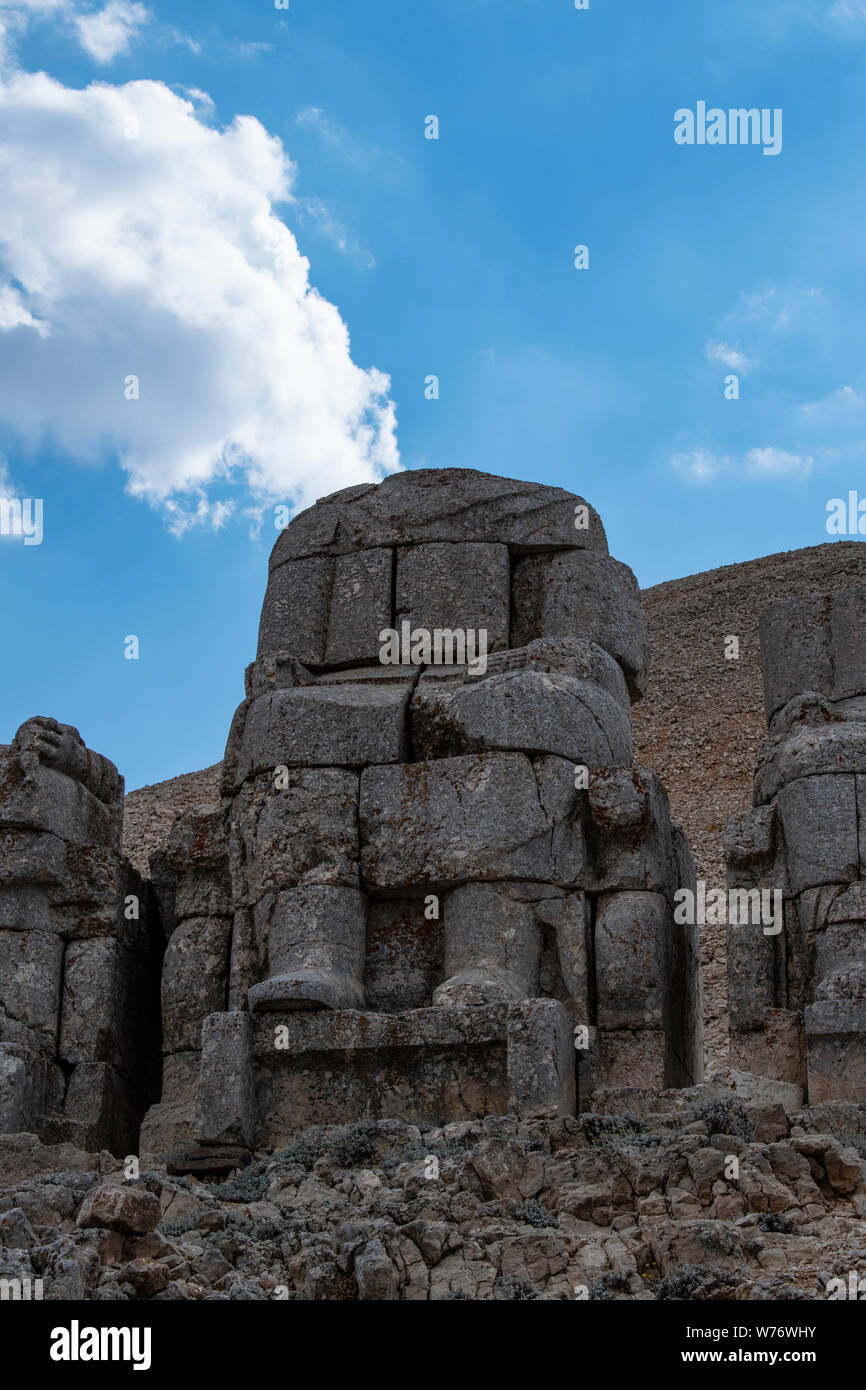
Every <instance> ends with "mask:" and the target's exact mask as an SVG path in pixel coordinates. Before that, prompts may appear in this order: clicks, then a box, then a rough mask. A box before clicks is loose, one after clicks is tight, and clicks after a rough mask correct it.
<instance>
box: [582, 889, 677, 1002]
mask: <svg viewBox="0 0 866 1390" xmlns="http://www.w3.org/2000/svg"><path fill="white" fill-rule="evenodd" d="M673 930H674V928H673V921H672V917H671V911H670V905H669V903H668V902H667V900H666V899H665V897H664V896H663V895H662V894H660V893H643V892H624V893H605V894H602V895H601V897H600V898H599V899H598V906H597V910H596V919H595V969H596V989H597V991H598V1026H599V1028H601V1029H605V1030H613V1029H620V1028H632V1029H634V1028H663V1027H664V1023H665V997H664V996H665V965H666V960H667V937H668V934H669V933H672V932H673Z"/></svg>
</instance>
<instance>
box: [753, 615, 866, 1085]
mask: <svg viewBox="0 0 866 1390" xmlns="http://www.w3.org/2000/svg"><path fill="white" fill-rule="evenodd" d="M760 633H761V654H762V660H763V670H764V691H765V704H766V712H767V721H768V725H769V734H770V737H769V738H768V740H767V741H766V742H765V743H764V744H763V746H762V747H761V749H760V751H759V753H758V757H757V762H756V768H755V793H754V809H753V810H751V811H748V812H746V813H745V814H743V815H741V816H736V817H733V818H732V819H731V821H730V822H729V824H728V831H727V846H726V848H727V856H728V881H729V884H730V885H731V886H733V887H737V888H744V889H747V890H754V889H759V890H760V889H764V890H767V891H773V890H777V891H781V892H782V893H783V896H784V930H783V931H782V932H780V933H778V934H777V935H775V936H768V935H765V934H764V933H763V931H762V930H761V928H760V926H757V927H756V926H736V927H734V926H729V929H728V995H729V1009H730V1028H731V1059H732V1062H733V1064H734V1065H735V1066H739V1067H742V1068H744V1069H748V1070H751V1071H754V1072H757V1073H759V1074H763V1075H769V1076H772V1077H775V1078H776V1079H778V1080H782V1081H790V1082H795V1083H797V1084H799V1085H801V1086H805V1087H806V1088H807V1091H808V1099H809V1102H810V1104H818V1103H819V1102H821V1101H825V1100H852V1101H858V1100H862V1098H863V1094H864V1090H866V831H864V826H866V589H849V590H844V591H842V592H841V593H838V594H836V595H834V596H825V595H821V594H815V595H811V596H810V597H808V598H806V599H796V600H788V601H785V602H782V603H778V604H774V605H773V606H772V607H771V608H769V609H767V610H766V611H765V612H764V613H763V614H762V615H761V621H760Z"/></svg>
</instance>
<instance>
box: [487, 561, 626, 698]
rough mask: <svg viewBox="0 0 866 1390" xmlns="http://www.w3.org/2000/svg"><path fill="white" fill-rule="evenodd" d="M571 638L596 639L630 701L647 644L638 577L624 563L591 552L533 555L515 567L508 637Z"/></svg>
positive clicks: (517, 640) (521, 641)
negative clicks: (620, 671) (622, 681)
mask: <svg viewBox="0 0 866 1390" xmlns="http://www.w3.org/2000/svg"><path fill="white" fill-rule="evenodd" d="M536 637H575V638H579V639H584V640H586V641H590V642H597V643H598V645H599V646H600V647H604V649H605V651H607V652H609V653H610V655H611V656H613V657H614V658H615V659H616V660H617V661H618V662H619V664H620V666H621V667H622V669H623V672H624V674H625V678H626V680H627V682H628V687H629V690H630V692H631V696H632V700H639V699H640V697H641V695H642V694H643V691H644V686H645V683H646V672H647V665H648V661H649V646H648V638H647V629H646V619H645V618H644V615H643V608H642V606H641V599H640V590H639V589H638V586H637V580H636V579H635V577H634V575H633V574H632V572H631V570H630V569H629V568H628V566H627V565H623V564H621V563H620V562H619V561H618V560H613V559H611V558H610V557H609V556H607V555H600V554H598V553H596V552H593V551H588V550H583V551H563V552H560V553H557V554H548V555H532V556H528V557H527V558H526V559H523V560H521V561H520V562H519V563H518V565H517V567H516V569H515V571H514V583H513V590H512V621H511V641H512V643H513V645H514V646H516V647H521V646H524V645H525V644H526V643H527V642H531V641H532V640H533V638H536Z"/></svg>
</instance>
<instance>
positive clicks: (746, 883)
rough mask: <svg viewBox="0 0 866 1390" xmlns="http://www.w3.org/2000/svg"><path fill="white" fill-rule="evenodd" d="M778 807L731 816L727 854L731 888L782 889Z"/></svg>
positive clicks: (756, 809) (763, 807) (760, 807)
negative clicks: (778, 841)
mask: <svg viewBox="0 0 866 1390" xmlns="http://www.w3.org/2000/svg"><path fill="white" fill-rule="evenodd" d="M777 830H778V817H777V813H776V807H775V806H774V805H770V806H758V807H755V808H753V809H751V810H748V811H741V812H739V813H738V814H737V815H734V816H729V817H728V822H727V825H726V826H725V838H724V850H725V859H726V861H727V866H728V887H729V888H752V887H756V888H764V887H766V888H771V887H778V886H779V880H778V877H777V869H776V853H777Z"/></svg>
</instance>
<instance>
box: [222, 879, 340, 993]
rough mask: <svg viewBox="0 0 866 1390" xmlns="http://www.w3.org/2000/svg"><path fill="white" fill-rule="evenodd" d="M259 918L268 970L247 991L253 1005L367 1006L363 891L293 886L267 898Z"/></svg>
mask: <svg viewBox="0 0 866 1390" xmlns="http://www.w3.org/2000/svg"><path fill="white" fill-rule="evenodd" d="M256 918H257V933H258V935H259V939H260V940H264V941H266V942H267V953H268V963H269V970H270V973H269V976H268V978H267V979H266V980H263V981H262V982H261V983H260V984H256V985H254V986H253V987H252V989H250V990H249V992H248V995H247V998H248V1000H249V1006H250V1008H251V1009H253V1010H259V1011H261V1010H291V1009H308V1008H329V1009H360V1008H363V1006H364V986H363V976H364V950H365V943H366V933H367V919H366V903H365V899H364V896H363V894H361V893H359V892H358V891H357V890H356V889H354V888H336V887H331V886H324V885H314V886H310V887H304V888H292V889H289V890H288V891H287V892H284V893H276V894H272V895H268V897H266V898H265V899H263V900H262V902H261V903H260V904H259V907H258V908H257V909H256Z"/></svg>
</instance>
